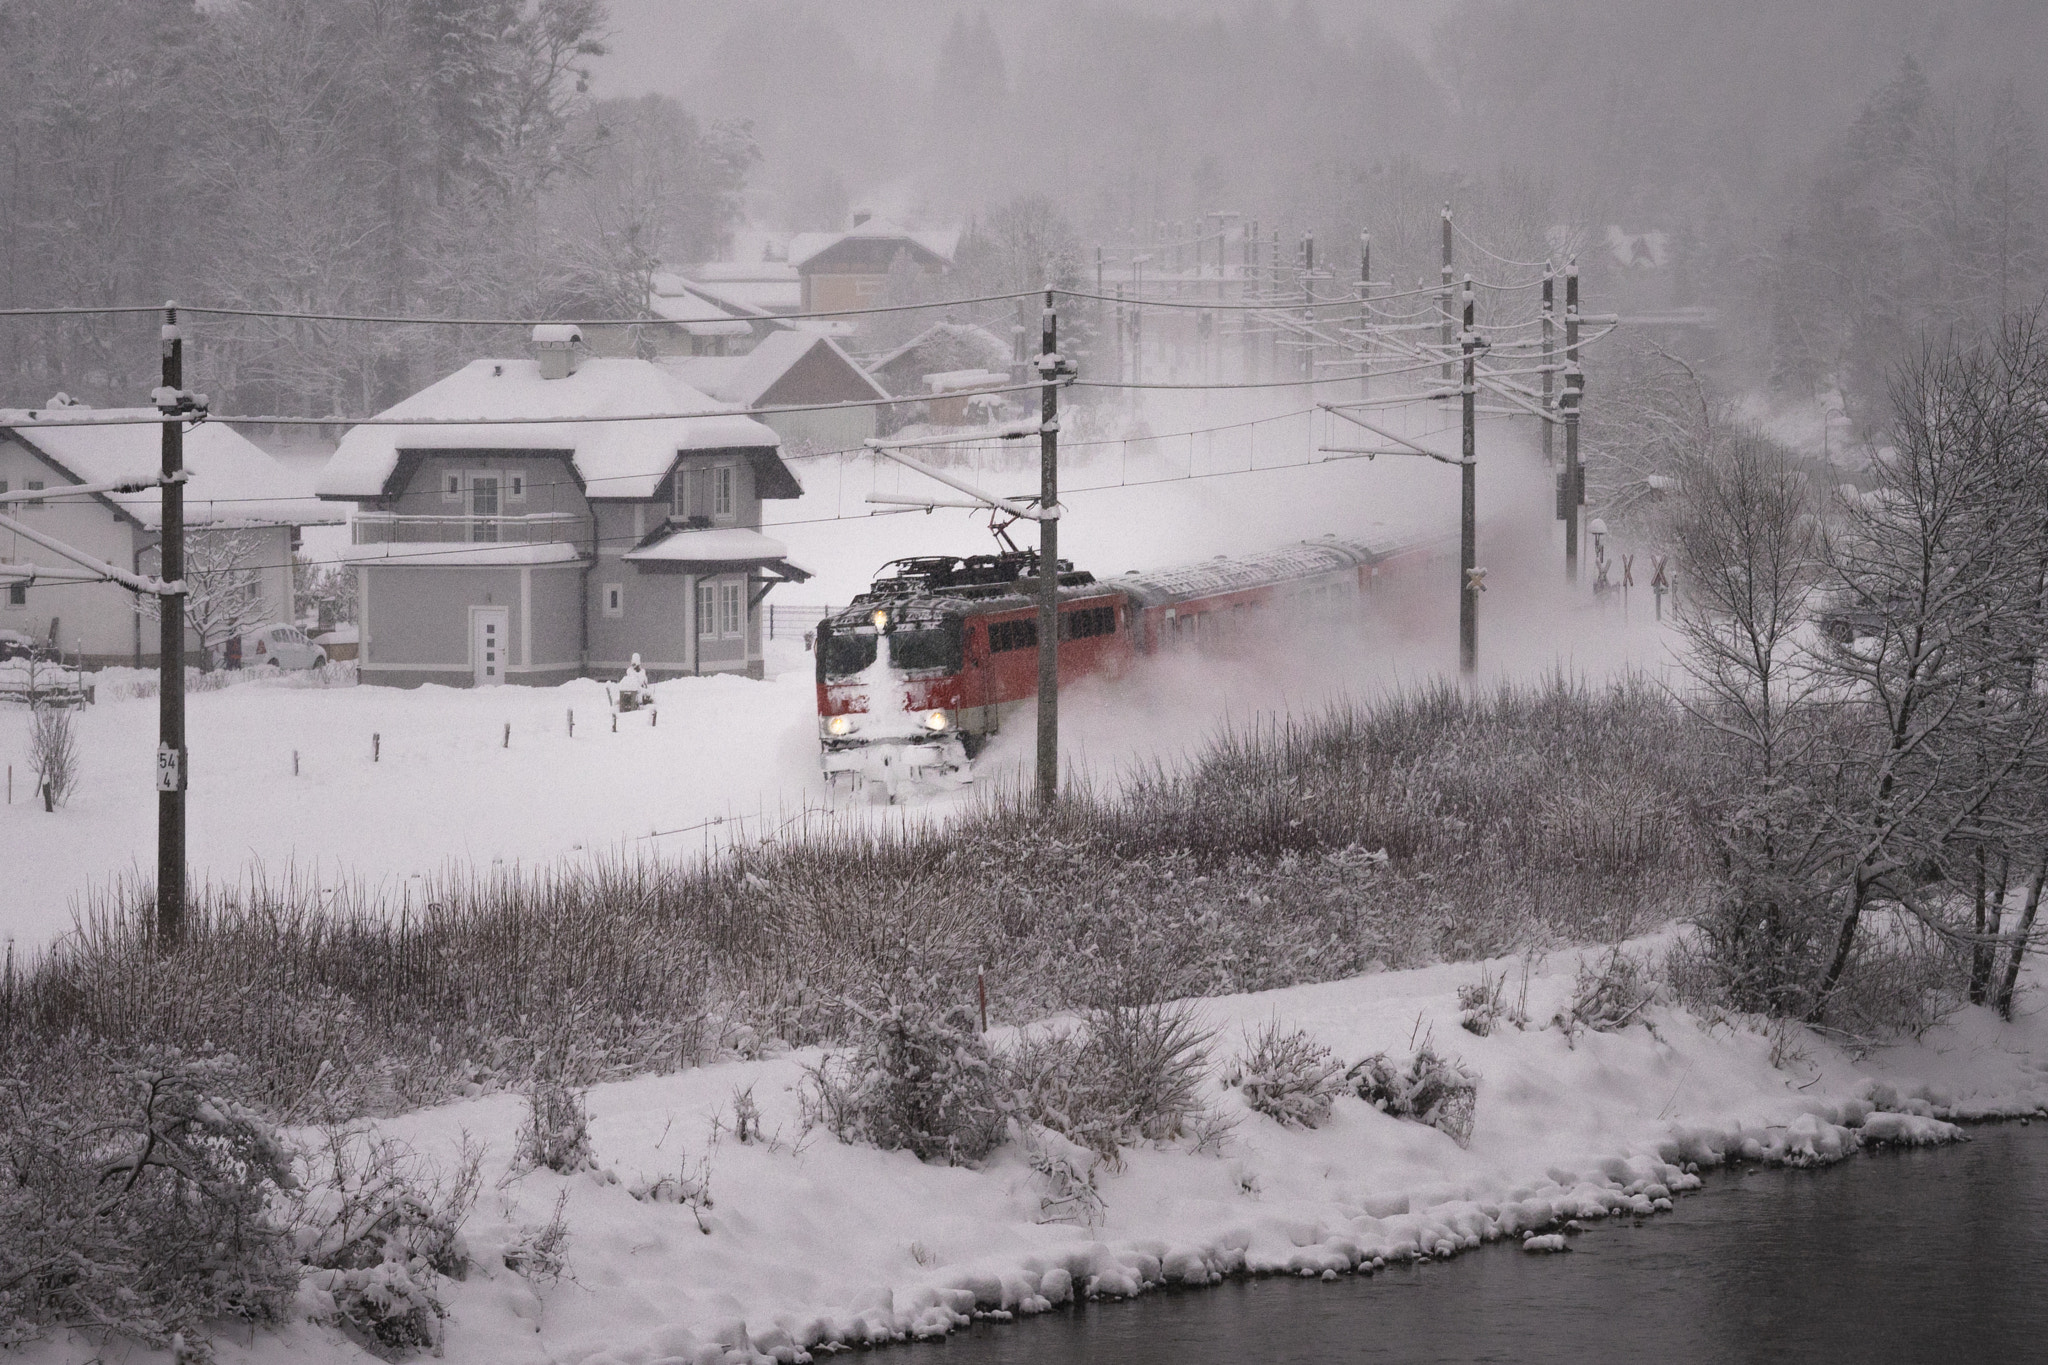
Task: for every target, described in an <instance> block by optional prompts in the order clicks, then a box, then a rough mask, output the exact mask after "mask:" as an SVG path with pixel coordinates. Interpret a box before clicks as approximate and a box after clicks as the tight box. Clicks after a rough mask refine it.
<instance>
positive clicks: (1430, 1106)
mask: <svg viewBox="0 0 2048 1365" xmlns="http://www.w3.org/2000/svg"><path fill="white" fill-rule="evenodd" d="M1345 1079H1346V1080H1348V1081H1349V1082H1350V1083H1351V1085H1352V1088H1353V1089H1354V1090H1356V1091H1357V1093H1358V1097H1359V1098H1360V1099H1362V1100H1364V1101H1365V1102H1366V1103H1367V1104H1370V1105H1371V1106H1372V1107H1373V1108H1375V1109H1377V1110H1379V1111H1381V1112H1382V1113H1385V1114H1391V1115H1392V1116H1393V1117H1395V1118H1397V1119H1411V1120H1413V1121H1414V1122H1416V1123H1426V1124H1428V1125H1429V1126H1430V1127H1432V1128H1434V1129H1436V1130H1437V1131H1438V1132H1441V1133H1443V1134H1445V1135H1446V1136H1448V1137H1449V1138H1450V1139H1451V1140H1452V1141H1453V1142H1455V1143H1457V1144H1458V1145H1459V1146H1460V1147H1463V1146H1464V1145H1465V1144H1466V1143H1468V1142H1470V1141H1471V1140H1472V1121H1473V1117H1474V1114H1475V1110H1476V1107H1477V1104H1478V1099H1479V1076H1478V1074H1477V1073H1476V1072H1474V1071H1472V1070H1471V1069H1470V1068H1468V1067H1467V1066H1466V1065H1465V1064H1464V1062H1462V1061H1460V1060H1459V1059H1458V1058H1456V1057H1444V1056H1439V1055H1438V1054H1437V1052H1436V1050H1435V1049H1434V1048H1433V1047H1431V1046H1430V1044H1429V1043H1427V1042H1424V1043H1423V1045H1422V1046H1421V1047H1420V1048H1418V1049H1417V1050H1416V1053H1415V1055H1414V1056H1413V1057H1411V1058H1409V1059H1408V1064H1407V1065H1406V1066H1402V1065H1401V1064H1400V1063H1398V1062H1396V1061H1394V1060H1393V1059H1392V1058H1390V1057H1388V1056H1387V1054H1386V1053H1384V1052H1375V1053H1374V1054H1373V1055H1372V1056H1370V1057H1367V1058H1366V1059H1365V1060H1364V1061H1361V1062H1358V1063H1356V1064H1355V1065H1353V1066H1352V1068H1351V1070H1350V1071H1348V1072H1346V1073H1345Z"/></svg>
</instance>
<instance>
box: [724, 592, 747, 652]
mask: <svg viewBox="0 0 2048 1365" xmlns="http://www.w3.org/2000/svg"><path fill="white" fill-rule="evenodd" d="M746 591H747V585H746V583H745V582H738V583H721V584H719V585H718V601H719V612H718V633H719V634H721V635H723V636H724V637H725V638H726V639H728V640H732V639H737V638H738V637H739V634H740V627H741V623H742V622H743V621H744V620H745V607H744V602H745V594H746Z"/></svg>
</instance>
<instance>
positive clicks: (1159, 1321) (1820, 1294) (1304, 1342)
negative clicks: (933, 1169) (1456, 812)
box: [906, 1123, 2048, 1365]
mask: <svg viewBox="0 0 2048 1365" xmlns="http://www.w3.org/2000/svg"><path fill="white" fill-rule="evenodd" d="M1972 1138H1973V1140H1972V1141H1971V1142H1968V1143H1965V1144H1962V1145H1959V1146H1954V1147H1948V1148H1941V1149H1935V1150H1931V1151H1912V1152H1883V1153H1879V1154H1876V1155H1873V1156H1867V1157H1857V1158H1854V1159H1852V1160H1849V1161H1845V1162H1842V1163H1840V1164H1838V1165H1836V1166H1833V1167H1830V1168H1828V1169H1826V1170H1819V1171H1787V1170H1739V1169H1738V1170H1731V1171H1727V1172H1721V1173H1714V1174H1710V1175H1708V1177H1707V1179H1706V1184H1705V1186H1704V1187H1703V1188H1702V1189H1701V1190H1700V1191H1699V1192H1697V1193H1695V1194H1691V1195H1687V1196H1683V1197H1681V1198H1680V1199H1679V1201H1678V1206H1677V1209H1676V1210H1675V1211H1674V1212H1672V1213H1669V1214H1663V1215H1660V1216H1658V1217H1656V1218H1652V1219H1647V1220H1643V1221H1640V1222H1638V1221H1635V1220H1625V1221H1624V1220H1616V1221H1613V1222H1609V1223H1606V1224H1595V1225H1593V1226H1592V1227H1590V1228H1589V1229H1588V1230H1587V1231H1586V1232H1584V1233H1583V1234H1581V1235H1579V1236H1577V1237H1574V1238H1573V1239H1572V1242H1571V1245H1572V1248H1573V1249H1572V1251H1571V1252H1570V1253H1569V1254H1564V1255H1551V1256H1536V1255H1529V1254H1527V1253H1525V1252H1523V1251H1522V1250H1521V1249H1520V1248H1519V1247H1518V1246H1515V1245H1512V1244H1507V1243H1503V1244H1499V1245H1496V1246H1492V1247H1484V1248H1481V1249H1480V1250H1477V1251H1473V1252H1468V1253H1466V1254H1465V1255H1463V1256H1460V1257H1458V1258H1457V1259H1455V1260H1452V1261H1448V1262H1436V1263H1430V1264H1426V1265H1420V1266H1414V1267H1389V1268H1388V1269H1387V1270H1384V1271H1382V1272H1380V1273H1379V1274H1377V1275H1374V1276H1371V1277H1364V1276H1346V1277H1344V1278H1342V1279H1340V1280H1337V1281H1335V1282H1334V1283H1324V1282H1321V1281H1313V1280H1310V1281H1303V1280H1290V1279H1268V1280H1257V1281H1249V1282H1232V1283H1229V1284H1225V1285H1221V1286H1218V1287H1216V1288H1214V1289H1207V1290H1192V1291H1184V1292H1171V1293H1157V1294H1148V1295H1145V1296H1143V1297H1141V1298H1137V1299H1133V1300H1130V1301H1129V1302H1124V1303H1103V1304H1092V1305H1086V1306H1083V1307H1080V1308H1076V1309H1074V1310H1071V1311H1062V1312H1054V1313H1048V1314H1045V1315H1043V1316H1041V1317H1037V1318H1031V1319H1027V1320H1024V1321H1021V1322H1017V1323H1013V1324H1005V1325H990V1324H977V1325H976V1326H975V1327H974V1328H972V1329H971V1330H969V1331H966V1332H962V1333H959V1334H956V1335H955V1336H954V1337H952V1338H951V1339H950V1340H949V1341H948V1342H947V1344H946V1345H945V1346H943V1347H940V1348H936V1350H934V1351H933V1354H934V1355H936V1354H937V1350H943V1351H944V1352H945V1359H946V1361H947V1365H1027V1363H1028V1365H1069V1362H1090V1365H1107V1363H1108V1362H1116V1365H1145V1363H1146V1362H1155V1361H1156V1362H1159V1365H1246V1363H1247V1362H1290V1361H1403V1362H1409V1361H1503V1362H1517V1365H1529V1363H1531V1362H1545V1361H1571V1362H1575V1363H1577V1365H1604V1363H1605V1362H1615V1363H1616V1365H1619V1363H1620V1362H1631V1365H1633V1363H1634V1362H1655V1363H1656V1365H1689V1363H1690V1362H1703V1363H1704V1362H1712V1363H1713V1365H1721V1363H1722V1362H1750V1361H1756V1362H1763V1361H1792V1360H1797V1361H1803V1362H1804V1361H1810V1362H1832V1361H1856V1362H1877V1361H1902V1362H1904V1361H1912V1362H1920V1361H1929V1362H1950V1361H1954V1362H1976V1361H2000V1362H2003V1361H2030V1360H2031V1361H2048V1293H2044V1292H2043V1286H2042V1283H2041V1279H2040V1276H2041V1274H2042V1271H2043V1268H2044V1266H2048V1123H2035V1124H2032V1125H2030V1126H2027V1127H2022V1126H2020V1125H2018V1124H2001V1125H1993V1126H1989V1127H1984V1128H1979V1129H1976V1130H1973V1133H1972ZM907 1358H908V1357H906V1359H907Z"/></svg>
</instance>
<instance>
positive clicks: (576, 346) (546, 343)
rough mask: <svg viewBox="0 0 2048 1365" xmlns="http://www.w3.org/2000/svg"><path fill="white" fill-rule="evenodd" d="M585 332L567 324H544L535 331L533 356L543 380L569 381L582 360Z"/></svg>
mask: <svg viewBox="0 0 2048 1365" xmlns="http://www.w3.org/2000/svg"><path fill="white" fill-rule="evenodd" d="M582 345H583V330H582V329H581V328H580V327H577V326H575V325H574V324H571V323H566V322H543V323H541V324H540V325H539V326H537V327H535V328H534V329H533V356H534V359H535V360H537V361H539V362H540V377H541V378H542V379H567V378H568V377H569V376H570V375H572V374H574V373H576V362H577V361H578V360H579V359H580V358H581V355H580V348H581V347H582Z"/></svg>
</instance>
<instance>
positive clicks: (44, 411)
mask: <svg viewBox="0 0 2048 1365" xmlns="http://www.w3.org/2000/svg"><path fill="white" fill-rule="evenodd" d="M184 451H185V467H186V469H187V470H188V471H189V478H188V480H187V482H186V484H185V525H186V529H187V533H188V542H187V543H188V545H196V544H199V543H201V542H204V541H207V540H208V539H209V538H210V539H211V540H212V541H214V542H215V544H216V545H217V546H218V547H220V548H223V549H225V550H227V551H229V552H230V553H231V554H232V557H233V561H234V562H233V563H230V564H229V565H228V567H229V568H230V569H244V570H246V572H247V574H248V575H249V576H250V577H251V578H252V579H253V580H254V584H255V588H256V594H257V599H258V600H257V603H256V604H255V606H256V607H258V608H260V610H256V611H253V612H252V613H251V614H252V615H255V616H258V617H260V618H261V619H262V620H265V621H286V622H288V621H290V620H291V619H292V551H293V550H294V549H295V548H297V545H298V532H299V528H300V527H303V526H315V525H323V524H324V525H335V524H338V523H340V522H341V521H342V519H343V517H342V513H341V510H340V509H338V508H335V507H331V506H325V505H322V504H321V503H319V502H318V501H316V500H315V499H314V498H313V497H312V496H311V494H310V493H309V491H308V490H307V489H306V488H305V487H304V486H303V484H302V483H301V482H300V480H299V479H298V478H295V477H294V476H293V474H292V473H291V471H290V470H288V469H286V468H285V467H284V466H283V465H281V464H279V463H278V462H277V461H276V460H274V459H272V458H271V457H270V456H269V455H267V454H265V453H264V452H263V451H262V450H261V449H260V448H259V447H257V446H256V444H255V443H254V442H252V441H250V440H248V439H247V438H246V437H244V436H243V435H241V434H240V433H239V432H237V431H234V430H233V429H231V428H229V427H225V426H222V425H220V424H218V423H215V422H202V423H201V424H199V425H198V426H196V427H192V428H189V429H188V430H187V431H186V433H185V441H184ZM162 459H163V434H162V428H161V426H160V425H159V424H158V421H157V412H156V409H154V408H135V409H128V408H88V407H84V406H82V405H79V404H75V403H72V402H71V401H70V400H68V399H63V398H61V397H60V398H59V399H58V400H54V401H53V404H52V405H51V406H46V407H41V408H13V409H0V492H8V491H12V492H16V493H22V492H33V491H36V490H40V489H48V490H49V492H50V496H49V497H48V498H47V499H36V500H32V501H28V502H15V503H11V504H8V505H5V506H0V511H4V512H5V513H6V514H7V515H9V516H11V517H13V518H15V519H16V520H18V521H20V522H21V523H22V524H23V525H25V526H27V527H29V528H31V529H32V530H35V531H37V532H39V533H41V534H43V535H46V536H49V537H51V538H52V539H55V540H58V541H62V542H63V543H64V544H66V545H69V546H72V547H73V548H75V549H78V550H80V551H83V552H84V553H86V554H89V555H91V556H93V557H95V558H97V559H100V560H102V561H104V562H106V563H109V564H112V565H114V566H115V567H116V568H122V569H128V570H131V571H135V572H140V573H154V572H156V570H157V567H158V545H159V538H160V536H161V534H162V530H163V494H162V492H161V491H159V490H158V489H155V488H150V489H148V490H146V491H143V492H138V493H86V494H72V495H66V494H65V493H64V491H63V490H64V488H65V486H66V485H67V484H70V485H77V484H98V483H110V482H115V481H118V480H121V479H140V478H148V477H150V476H151V475H153V474H155V473H156V472H157V471H158V470H159V469H161V468H162ZM5 564H17V565H30V564H32V565H36V566H38V567H40V568H47V569H63V570H65V571H67V572H68V571H70V570H71V569H72V568H73V566H72V565H70V564H69V562H68V561H66V560H64V559H62V558H60V557H59V556H57V555H56V554H54V553H53V552H52V551H50V550H49V549H48V548H46V547H44V546H41V545H38V544H36V543H35V542H34V541H32V540H30V539H29V538H28V537H26V536H22V535H20V534H18V533H16V532H13V531H9V530H6V529H4V528H0V565H5ZM0 630H7V631H15V632H19V633H21V634H24V635H30V636H33V637H35V638H36V639H38V640H43V641H47V642H51V643H54V644H55V645H56V646H57V647H58V648H60V649H62V650H63V651H64V652H65V653H66V654H79V655H82V656H83V658H84V662H85V664H86V666H88V667H94V666H104V665H108V664H131V665H133V666H135V667H137V668H141V667H146V666H149V665H152V664H154V663H155V662H156V660H157V639H158V631H157V626H156V622H155V621H154V620H153V619H149V620H146V619H145V618H144V617H143V616H142V615H141V613H140V612H138V611H137V609H136V603H135V597H134V594H132V593H130V592H129V591H128V590H127V589H126V588H123V587H120V586H118V585H116V584H113V583H76V582H37V581H35V580H33V579H24V578H22V577H19V576H16V575H14V574H4V573H0ZM199 643H200V642H199V640H198V638H197V636H196V635H193V636H189V637H188V639H187V641H186V647H187V649H188V650H189V651H191V652H192V656H193V657H196V656H197V652H198V649H199Z"/></svg>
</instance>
